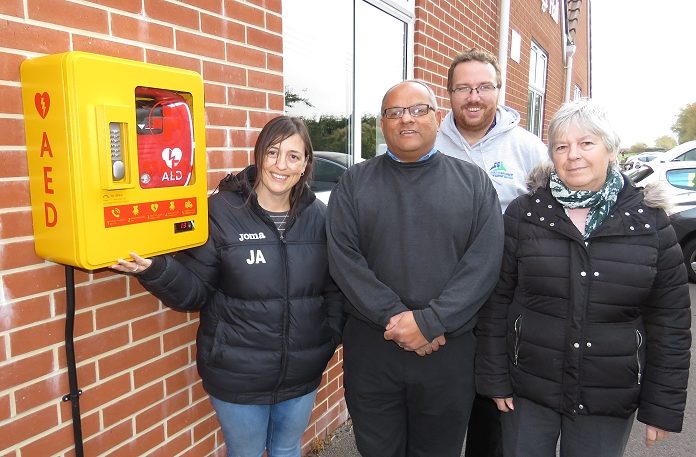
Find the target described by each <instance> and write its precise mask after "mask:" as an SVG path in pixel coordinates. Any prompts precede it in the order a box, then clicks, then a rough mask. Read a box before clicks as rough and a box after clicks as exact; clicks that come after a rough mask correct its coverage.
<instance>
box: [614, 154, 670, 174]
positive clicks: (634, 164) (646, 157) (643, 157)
mask: <svg viewBox="0 0 696 457" xmlns="http://www.w3.org/2000/svg"><path fill="white" fill-rule="evenodd" d="M662 152H664V151H651V152H643V153H641V154H638V155H635V156H633V157H631V158H630V159H628V160H627V161H626V163H625V164H624V167H623V169H624V171H631V170H636V169H638V168H640V167H642V166H643V164H645V163H646V162H650V161H652V160H655V159H656V158H657V157H658V156H659V155H660V154H661V153H662Z"/></svg>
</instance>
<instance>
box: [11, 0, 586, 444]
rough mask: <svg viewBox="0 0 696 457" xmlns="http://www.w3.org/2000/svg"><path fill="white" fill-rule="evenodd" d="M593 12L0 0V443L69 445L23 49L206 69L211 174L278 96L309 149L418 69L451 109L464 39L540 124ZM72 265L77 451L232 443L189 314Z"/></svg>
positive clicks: (58, 311)
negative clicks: (37, 243)
mask: <svg viewBox="0 0 696 457" xmlns="http://www.w3.org/2000/svg"><path fill="white" fill-rule="evenodd" d="M589 24H590V1H589V0H585V1H580V0H565V1H564V0H509V1H503V0H470V1H466V0H340V1H332V2H326V1H323V0H245V1H243V0H93V1H87V0H27V1H21V0H12V1H3V2H0V99H2V100H3V103H2V104H0V164H1V166H0V190H1V191H0V373H1V374H0V455H2V456H14V457H20V456H21V457H26V456H48V455H61V456H62V455H73V453H74V444H73V427H72V414H71V408H70V403H69V402H65V401H63V400H62V398H63V396H64V395H66V394H67V393H68V391H69V387H68V377H67V373H66V372H67V368H66V357H65V342H64V333H65V332H64V326H65V317H66V303H67V300H66V280H65V273H64V267H63V266H62V265H58V264H55V263H52V262H49V261H46V260H44V259H42V258H39V257H38V256H37V255H36V254H35V252H34V245H33V243H34V231H33V228H32V222H31V202H30V199H29V180H28V166H27V158H26V156H27V148H26V144H25V137H24V116H23V111H22V102H21V84H20V76H19V68H20V64H21V63H22V61H24V60H25V59H27V58H32V57H38V56H42V55H46V54H56V53H61V52H65V51H70V50H81V51H88V52H92V53H97V54H103V55H108V56H115V57H122V58H127V59H131V60H136V61H144V62H151V63H158V64H163V65H168V66H173V67H177V68H184V69H189V70H194V71H196V72H198V73H200V74H201V75H202V77H203V79H204V82H205V114H206V124H207V128H206V140H207V163H208V171H207V177H206V178H207V182H208V189H210V190H212V189H214V188H215V187H216V185H217V183H218V181H219V180H220V179H221V178H222V177H224V176H225V175H226V174H227V173H229V172H230V171H236V170H239V169H241V168H243V167H244V166H246V165H247V164H249V163H250V162H251V160H252V155H253V145H254V141H255V139H256V137H257V135H258V132H259V131H260V129H261V127H262V126H263V125H264V124H265V123H266V122H267V121H268V120H269V119H271V118H273V117H275V116H277V115H279V114H281V113H283V112H287V113H289V114H293V115H298V116H302V117H303V118H305V120H306V121H307V122H308V124H309V125H310V126H312V127H313V128H314V130H312V134H313V141H314V142H315V149H318V150H331V151H338V152H345V153H347V154H349V155H350V157H351V160H352V161H359V160H364V159H367V158H369V157H371V156H373V155H375V154H379V153H381V152H383V146H382V144H383V141H382V140H381V137H380V132H379V129H378V128H377V122H378V115H379V106H380V103H381V97H382V95H383V93H384V91H385V90H386V89H387V88H388V87H390V86H392V85H393V84H395V83H396V82H398V81H400V80H402V79H404V78H418V79H421V80H424V81H425V82H427V83H428V84H430V85H431V87H432V88H433V90H434V91H435V93H436V95H437V97H438V101H439V103H440V104H441V107H442V108H443V109H448V103H449V102H448V96H447V92H446V75H447V68H448V67H449V63H450V61H451V60H452V58H453V57H454V56H455V55H457V54H458V53H460V52H461V51H463V50H466V49H468V48H471V47H480V48H483V49H486V50H488V51H491V52H493V53H495V54H496V55H499V56H501V57H502V58H501V63H503V67H504V70H505V75H506V77H505V90H504V94H505V102H506V104H508V105H510V106H511V107H513V108H515V109H516V110H518V111H519V112H520V113H521V115H522V120H523V122H522V123H523V125H524V126H525V127H527V128H529V129H530V130H532V131H534V132H535V133H537V134H538V135H539V136H541V137H542V138H543V139H544V140H546V136H545V133H544V132H545V130H546V127H547V126H548V120H549V118H550V117H551V115H552V114H553V113H554V112H555V111H556V109H558V107H559V106H560V105H561V103H562V102H563V101H564V100H566V99H572V98H575V97H578V96H589V95H591V93H592V92H591V86H590V72H591V59H590V42H591V40H590V27H589ZM104 90H105V91H108V90H109V88H108V87H105V88H104ZM358 120H359V122H358ZM76 178H77V177H76ZM75 281H76V288H75V291H76V303H77V312H76V321H75V329H74V334H75V351H76V356H77V377H78V382H79V388H80V389H81V390H82V395H81V398H80V408H81V411H82V418H81V424H82V435H83V442H84V449H85V455H89V456H97V455H110V456H136V455H152V456H158V455H161V456H172V455H187V456H208V455H219V456H222V455H224V444H223V439H222V435H221V433H220V430H219V427H218V426H217V423H216V421H215V417H214V413H213V411H212V409H211V407H210V404H209V402H208V400H207V396H206V394H205V392H204V391H203V389H202V387H201V382H200V380H199V379H198V376H197V374H196V369H195V333H196V328H197V325H198V316H197V314H195V313H191V314H186V313H178V312H174V311H171V310H169V309H167V308H166V307H164V306H163V305H162V304H161V303H159V302H158V301H157V300H156V299H155V298H154V297H152V296H151V295H150V294H148V293H147V292H145V291H144V290H143V289H142V287H140V286H139V284H138V283H137V281H135V280H133V279H132V278H130V277H126V276H123V275H116V274H113V273H111V272H110V271H108V270H94V271H89V270H78V271H77V272H76V276H75ZM341 363H342V352H341V349H339V350H338V351H337V352H336V354H335V356H334V358H333V359H332V360H331V362H330V363H329V366H328V367H327V370H326V372H325V373H324V379H323V382H322V385H321V387H320V391H319V394H318V396H317V402H316V406H315V410H314V413H313V415H312V418H311V422H310V426H309V428H308V430H307V432H306V433H305V436H304V441H303V449H304V451H305V452H308V451H309V450H310V449H311V448H312V447H313V446H317V445H318V443H319V442H320V440H322V439H323V438H325V437H326V436H327V435H328V434H330V433H331V432H332V431H333V430H335V429H336V428H337V427H338V426H339V425H340V424H341V423H343V422H344V421H345V420H346V419H347V411H346V408H345V403H344V401H343V390H342V389H343V384H342V371H341Z"/></svg>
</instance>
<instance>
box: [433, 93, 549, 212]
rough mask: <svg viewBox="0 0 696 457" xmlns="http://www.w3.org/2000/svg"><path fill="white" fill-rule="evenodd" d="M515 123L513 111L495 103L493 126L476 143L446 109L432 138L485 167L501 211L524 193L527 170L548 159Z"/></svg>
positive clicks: (446, 150) (540, 145) (438, 145)
mask: <svg viewBox="0 0 696 457" xmlns="http://www.w3.org/2000/svg"><path fill="white" fill-rule="evenodd" d="M519 123H520V115H519V113H518V112H517V111H515V110H514V109H512V108H508V107H507V106H503V105H499V106H498V109H497V110H496V114H495V127H493V129H491V131H489V132H488V133H486V135H485V136H484V137H483V138H481V139H480V140H479V141H478V142H477V143H476V144H472V145H470V144H469V143H467V141H466V140H465V139H464V137H463V136H462V134H461V133H459V130H457V126H456V125H455V123H454V116H453V115H452V112H451V111H450V112H449V113H448V114H447V116H445V119H444V120H443V121H442V124H441V125H440V131H439V132H438V134H437V141H436V142H435V147H436V148H437V149H438V150H440V152H442V153H444V154H447V155H449V156H452V157H456V158H458V159H462V160H466V161H467V162H471V163H474V164H476V165H478V166H479V167H481V168H482V169H483V170H485V171H486V173H487V174H488V176H489V177H490V178H491V181H493V185H494V186H495V189H496V191H497V192H498V198H499V199H500V206H501V207H502V210H503V211H505V208H507V206H508V205H509V204H510V202H511V201H512V200H514V199H515V198H517V197H518V196H520V195H522V194H525V193H527V175H528V174H529V172H531V171H532V169H533V168H534V167H535V166H537V165H538V164H540V163H542V162H545V161H548V160H549V155H548V151H547V148H546V146H545V145H544V143H543V142H542V141H541V140H540V139H539V137H538V136H536V135H534V134H533V133H531V132H529V131H527V130H525V129H523V128H522V127H520V126H519Z"/></svg>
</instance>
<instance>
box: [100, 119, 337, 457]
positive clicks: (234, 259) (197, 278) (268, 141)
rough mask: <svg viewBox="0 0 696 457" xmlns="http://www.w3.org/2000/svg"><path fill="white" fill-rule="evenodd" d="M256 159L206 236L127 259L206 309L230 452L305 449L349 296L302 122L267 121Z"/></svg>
mask: <svg viewBox="0 0 696 457" xmlns="http://www.w3.org/2000/svg"><path fill="white" fill-rule="evenodd" d="M254 159H255V163H256V165H251V166H249V167H247V168H246V169H244V170H242V171H241V172H240V173H239V174H237V175H236V176H232V175H229V176H227V177H226V178H225V179H223V180H222V182H220V185H219V192H217V193H215V194H214V195H212V196H211V197H210V214H209V216H208V217H209V219H210V236H209V238H208V241H207V242H206V244H205V245H203V246H201V247H197V248H193V249H188V250H186V251H182V252H180V253H178V254H177V255H176V256H161V257H155V258H153V259H144V258H141V257H139V256H138V255H136V254H135V253H132V254H131V257H132V258H133V260H132V261H127V260H119V262H118V264H116V265H113V266H112V268H113V269H115V270H118V271H121V272H124V273H134V274H137V275H138V280H139V281H140V282H141V283H142V284H143V286H145V288H146V289H147V290H149V291H150V292H152V293H153V294H154V295H155V296H157V297H158V298H159V299H160V300H162V301H163V302H164V304H165V305H167V306H169V307H171V308H174V309H177V310H181V311H198V310H199V311H200V321H201V322H200V327H199V328H198V337H197V339H196V341H197V365H198V373H199V374H200V376H201V379H202V380H203V387H204V388H205V390H206V391H207V392H208V394H209V395H210V400H211V402H212V404H213V407H214V408H215V412H216V415H217V418H218V421H219V422H220V425H221V427H222V433H223V435H224V438H225V443H226V445H227V455H228V456H229V457H233V456H234V457H258V456H261V455H262V454H263V452H264V449H266V451H267V453H268V456H269V457H300V454H301V449H300V439H301V438H302V434H303V432H304V431H305V428H306V427H307V422H308V421H309V417H310V414H311V412H312V406H313V404H314V399H315V396H316V393H317V387H318V386H319V382H320V381H321V375H322V371H323V370H324V368H325V367H326V363H327V362H328V360H329V358H330V357H331V355H332V354H333V352H334V349H335V348H336V346H337V344H338V343H339V342H340V339H341V332H342V329H343V322H344V317H343V313H342V306H343V296H342V295H341V294H340V292H339V291H338V289H337V288H336V286H335V285H334V284H333V281H332V280H331V278H330V277H329V270H328V259H327V251H326V233H325V227H324V215H325V212H326V206H325V205H324V203H322V202H321V201H319V200H317V199H316V198H315V196H314V194H313V193H312V191H311V190H310V189H309V186H308V185H307V181H308V179H309V176H311V172H312V162H313V152H312V144H311V141H310V138H309V134H308V133H307V128H306V127H305V125H304V123H303V122H302V121H301V120H300V119H296V118H292V117H287V116H280V117H277V118H274V119H272V120H271V121H269V122H268V124H266V126H265V127H264V128H263V130H261V133H260V135H259V138H258V140H257V141H256V146H255V148H254Z"/></svg>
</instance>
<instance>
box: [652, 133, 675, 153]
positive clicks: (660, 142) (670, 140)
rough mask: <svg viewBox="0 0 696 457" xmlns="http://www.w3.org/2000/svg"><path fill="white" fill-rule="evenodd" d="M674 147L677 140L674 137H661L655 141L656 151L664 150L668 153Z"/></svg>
mask: <svg viewBox="0 0 696 457" xmlns="http://www.w3.org/2000/svg"><path fill="white" fill-rule="evenodd" d="M676 145H677V140H675V139H674V137H671V136H669V135H663V136H661V137H660V138H658V139H656V140H655V147H656V148H658V149H664V150H665V151H669V150H670V149H672V148H673V147H675V146H676Z"/></svg>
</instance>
